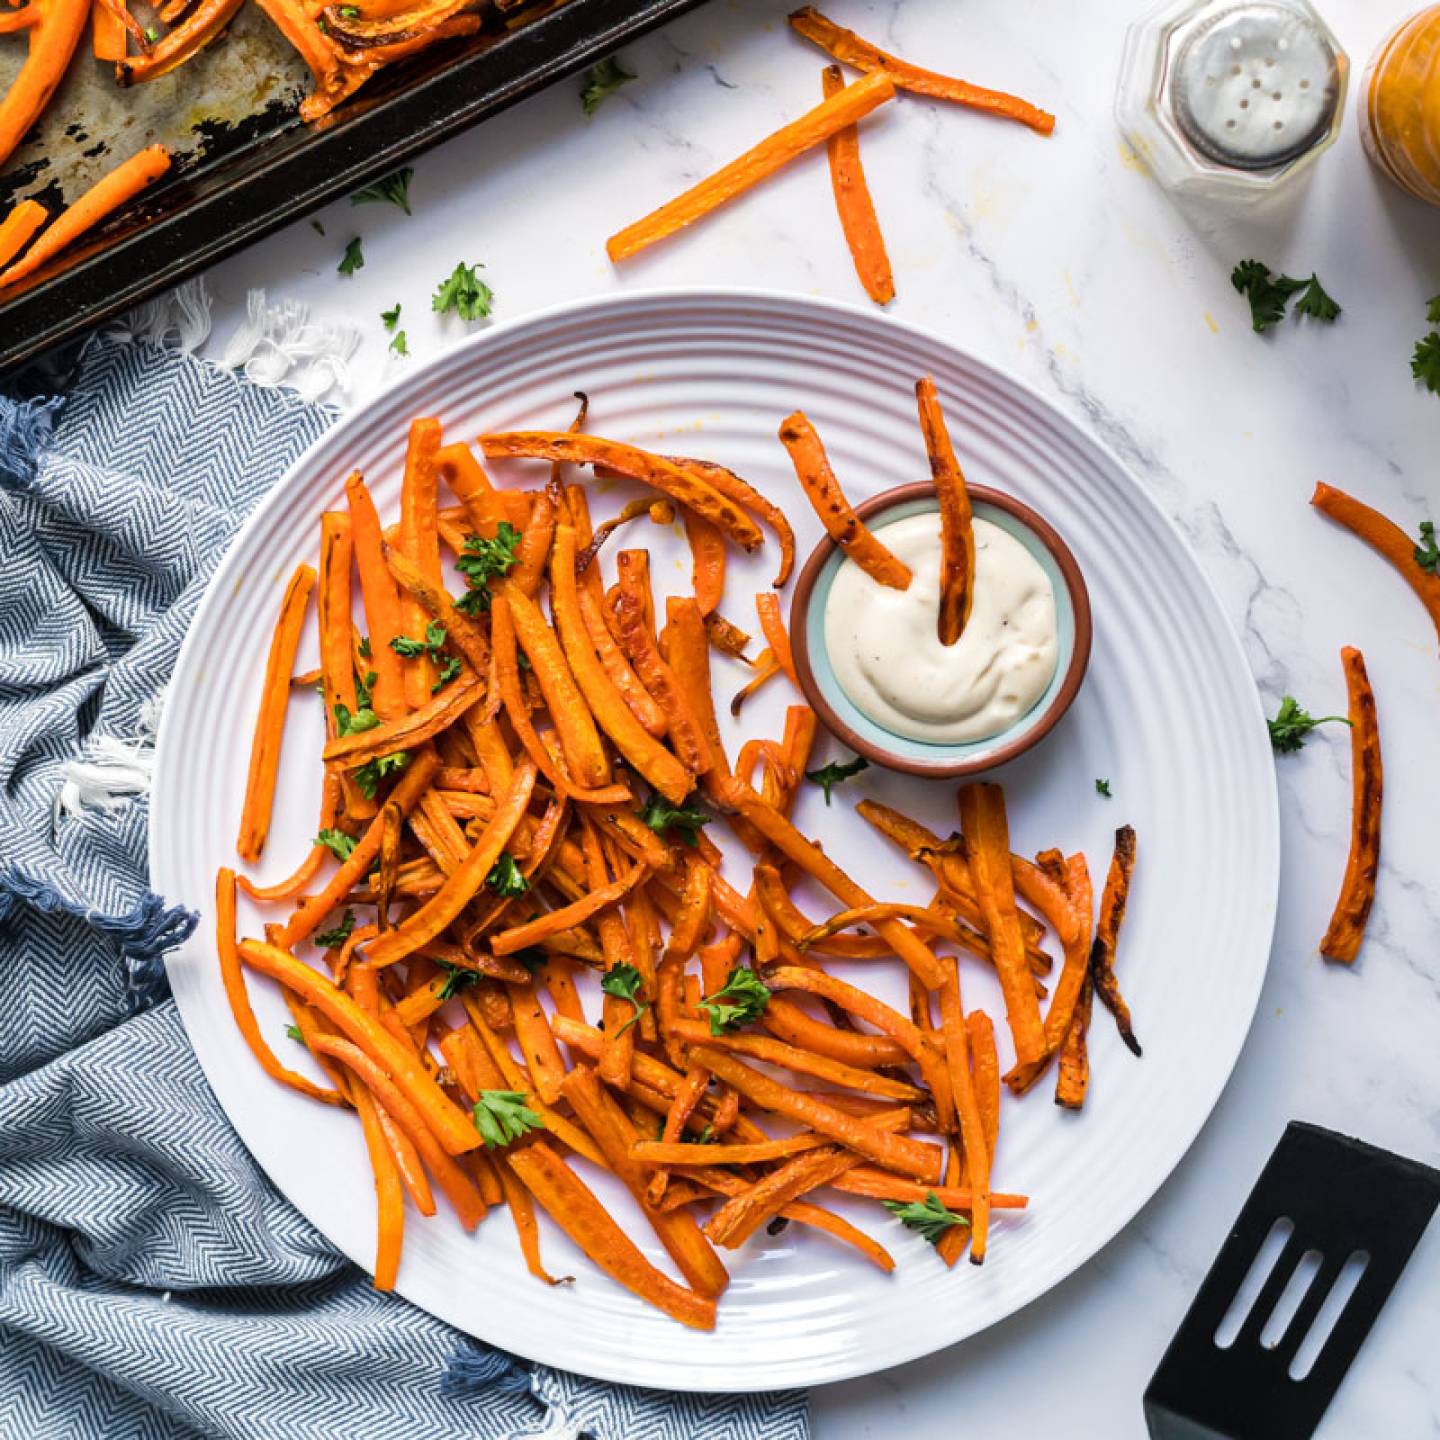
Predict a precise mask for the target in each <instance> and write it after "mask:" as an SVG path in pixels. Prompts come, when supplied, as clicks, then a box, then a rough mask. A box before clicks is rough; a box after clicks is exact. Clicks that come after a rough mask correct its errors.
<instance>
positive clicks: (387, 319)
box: [380, 300, 400, 330]
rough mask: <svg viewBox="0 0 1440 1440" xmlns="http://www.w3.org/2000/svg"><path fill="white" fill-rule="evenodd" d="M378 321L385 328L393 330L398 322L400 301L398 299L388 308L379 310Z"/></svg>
mask: <svg viewBox="0 0 1440 1440" xmlns="http://www.w3.org/2000/svg"><path fill="white" fill-rule="evenodd" d="M380 323H381V324H382V325H383V326H384V327H385V328H386V329H387V330H393V329H394V328H395V327H396V326H397V325H398V324H399V323H400V302H399V301H398V300H397V301H396V302H395V303H394V304H393V305H392V306H391V307H390V308H389V309H388V310H382V311H381V312H380Z"/></svg>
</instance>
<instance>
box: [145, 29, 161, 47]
mask: <svg viewBox="0 0 1440 1440" xmlns="http://www.w3.org/2000/svg"><path fill="white" fill-rule="evenodd" d="M145 38H146V39H147V40H148V41H149V42H150V43H151V44H152V45H153V44H154V43H155V42H156V41H157V40H158V39H159V38H160V31H159V29H158V28H157V27H156V26H154V25H147V26H146V27H145Z"/></svg>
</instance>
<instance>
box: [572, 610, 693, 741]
mask: <svg viewBox="0 0 1440 1440" xmlns="http://www.w3.org/2000/svg"><path fill="white" fill-rule="evenodd" d="M577 593H578V600H577V604H578V606H579V611H580V620H581V621H582V622H583V625H584V629H585V633H586V634H587V635H589V637H590V644H591V646H592V647H593V648H594V650H595V653H596V655H597V656H598V657H599V659H600V664H601V666H602V667H603V668H604V670H605V673H606V675H607V676H609V678H610V682H611V684H612V685H613V686H614V687H615V689H616V690H618V691H619V692H620V696H621V698H622V699H623V700H624V701H625V704H626V705H627V706H629V708H630V712H631V714H633V715H634V716H635V718H636V719H637V720H638V721H639V722H640V724H641V725H642V726H644V728H645V729H646V731H648V732H649V733H650V734H651V735H653V736H655V737H656V738H657V739H658V738H660V737H662V736H663V735H664V734H665V712H664V711H663V710H662V709H661V708H660V706H659V705H658V704H656V702H655V697H654V696H653V695H652V694H651V693H650V692H649V691H648V690H647V689H646V688H645V686H644V684H643V683H642V682H641V680H640V677H639V676H638V675H637V674H636V673H635V670H634V668H633V667H632V666H631V664H630V662H629V660H628V659H626V657H625V652H624V651H623V650H622V649H621V648H620V643H619V641H617V640H616V639H615V637H614V636H613V635H612V634H611V633H610V627H609V626H608V625H607V624H606V623H605V617H604V615H603V614H602V613H601V602H600V601H599V600H597V599H596V598H595V595H594V593H593V591H591V590H590V589H589V588H588V587H587V586H583V585H582V586H580V587H579V588H578V592H577ZM551 605H552V607H553V605H554V598H553V594H552V598H551ZM556 627H557V628H560V627H559V620H558V617H557V620H556ZM567 654H568V652H567ZM571 668H572V669H574V668H575V662H574V661H573V660H572V661H571ZM587 698H588V697H587ZM590 703H591V705H592V706H593V705H594V704H595V703H596V702H595V701H594V700H593V699H591V702H590ZM611 738H612V739H613V738H614V737H613V736H612V737H611ZM616 743H617V744H618V743H619V742H618V741H617V742H616Z"/></svg>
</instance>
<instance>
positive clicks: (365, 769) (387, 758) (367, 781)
mask: <svg viewBox="0 0 1440 1440" xmlns="http://www.w3.org/2000/svg"><path fill="white" fill-rule="evenodd" d="M409 763H410V752H409V751H408V750H397V751H396V752H395V753H394V754H393V755H377V756H376V757H375V758H374V759H373V760H367V761H366V762H365V764H363V765H362V766H361V767H360V768H359V769H358V770H352V771H351V772H350V778H351V779H352V780H353V781H354V782H355V784H356V785H357V786H358V787H359V789H360V793H361V794H362V795H363V796H364V797H365V798H366V799H367V800H373V799H374V798H375V793H376V791H378V790H379V788H380V782H381V781H382V780H383V779H384V778H385V777H386V776H387V775H398V774H399V773H400V772H401V771H402V770H403V769H404V768H405V767H406V766H407V765H408V764H409Z"/></svg>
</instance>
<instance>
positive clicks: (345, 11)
mask: <svg viewBox="0 0 1440 1440" xmlns="http://www.w3.org/2000/svg"><path fill="white" fill-rule="evenodd" d="M340 18H341V19H342V20H358V19H359V18H360V7H359V6H358V5H342V6H341V7H340ZM354 203H355V202H354V201H353V200H352V201H351V204H354Z"/></svg>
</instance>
